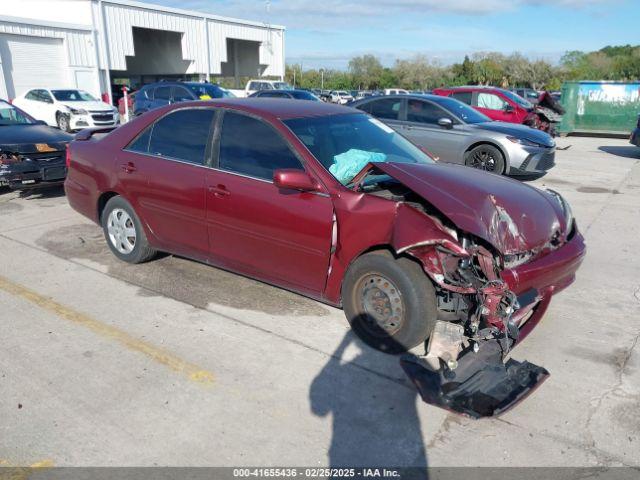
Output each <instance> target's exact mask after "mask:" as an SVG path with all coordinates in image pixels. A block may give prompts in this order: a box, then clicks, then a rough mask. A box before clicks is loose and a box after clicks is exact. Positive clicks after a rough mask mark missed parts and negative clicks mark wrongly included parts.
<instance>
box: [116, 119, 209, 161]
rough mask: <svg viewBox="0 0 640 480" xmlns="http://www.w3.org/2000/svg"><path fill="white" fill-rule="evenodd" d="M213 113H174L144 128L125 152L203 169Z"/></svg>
mask: <svg viewBox="0 0 640 480" xmlns="http://www.w3.org/2000/svg"><path fill="white" fill-rule="evenodd" d="M214 115H215V111H214V110H211V109H202V108H197V109H196V108H194V109H187V110H178V111H176V112H173V113H170V114H169V115H167V116H165V117H162V118H161V119H160V120H158V121H157V122H156V123H154V124H153V125H152V126H151V127H149V128H147V130H146V131H145V132H143V133H142V135H140V136H139V137H138V138H137V139H136V140H134V142H133V143H132V144H131V145H130V146H129V147H128V150H132V151H134V152H139V153H148V154H151V155H157V156H159V157H167V158H172V159H176V160H181V161H183V162H188V163H193V164H195V165H203V164H204V162H205V152H206V150H207V143H208V141H209V136H210V130H211V124H212V122H213V116H214Z"/></svg>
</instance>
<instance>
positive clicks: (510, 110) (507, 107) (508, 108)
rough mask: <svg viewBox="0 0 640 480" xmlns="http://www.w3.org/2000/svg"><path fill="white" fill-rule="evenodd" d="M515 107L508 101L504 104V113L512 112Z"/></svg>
mask: <svg viewBox="0 0 640 480" xmlns="http://www.w3.org/2000/svg"><path fill="white" fill-rule="evenodd" d="M514 111H515V109H514V108H513V107H512V106H511V105H509V104H508V103H507V104H506V105H505V106H504V113H513V112H514Z"/></svg>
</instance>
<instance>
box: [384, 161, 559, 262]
mask: <svg viewBox="0 0 640 480" xmlns="http://www.w3.org/2000/svg"><path fill="white" fill-rule="evenodd" d="M372 165H375V168H378V169H380V170H382V171H383V172H384V173H386V174H387V175H389V176H391V177H393V178H394V179H396V180H397V181H399V182H401V183H402V184H403V185H405V186H406V187H407V188H409V189H411V190H412V191H414V192H415V193H416V194H417V195H419V196H421V197H422V198H424V199H425V200H426V201H427V202H429V203H430V204H431V205H433V206H434V207H435V208H437V209H438V210H439V211H440V212H442V214H444V215H445V216H446V217H448V218H449V220H451V221H452V222H453V223H454V224H455V225H456V226H457V227H458V228H460V229H461V230H464V231H466V232H468V233H471V234H473V235H475V236H477V237H480V238H482V239H483V240H485V241H487V242H489V243H490V244H491V245H493V246H494V247H495V248H496V249H497V250H498V251H499V252H500V253H502V254H503V255H511V254H514V253H522V252H527V251H530V250H538V249H541V248H543V247H544V246H545V245H547V244H548V243H549V241H550V240H551V239H552V238H553V237H554V236H555V235H556V234H558V233H560V232H562V231H564V230H565V229H566V222H565V219H564V214H563V212H562V208H561V206H560V205H559V203H558V202H557V201H555V200H554V199H553V198H552V197H551V195H550V194H549V193H547V192H545V191H542V190H538V189H537V188H534V187H531V186H529V185H525V184H523V183H521V182H519V181H516V180H512V179H510V178H505V177H502V176H499V175H494V174H491V173H487V172H483V171H481V170H475V169H473V168H469V167H464V166H460V165H447V164H415V163H412V164H408V163H382V162H381V163H375V164H372Z"/></svg>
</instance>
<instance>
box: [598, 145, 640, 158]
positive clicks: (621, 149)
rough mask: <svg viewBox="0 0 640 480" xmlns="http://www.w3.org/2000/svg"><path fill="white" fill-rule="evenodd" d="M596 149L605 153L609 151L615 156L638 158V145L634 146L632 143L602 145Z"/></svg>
mask: <svg viewBox="0 0 640 480" xmlns="http://www.w3.org/2000/svg"><path fill="white" fill-rule="evenodd" d="M598 150H600V151H602V152H605V153H609V154H611V155H615V156H617V157H624V158H635V159H638V160H640V147H636V146H634V145H628V146H626V145H625V146H615V145H611V146H608V145H605V146H602V147H598Z"/></svg>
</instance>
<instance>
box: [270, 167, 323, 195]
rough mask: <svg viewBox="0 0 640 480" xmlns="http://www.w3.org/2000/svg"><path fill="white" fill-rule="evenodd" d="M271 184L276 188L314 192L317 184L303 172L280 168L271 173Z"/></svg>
mask: <svg viewBox="0 0 640 480" xmlns="http://www.w3.org/2000/svg"><path fill="white" fill-rule="evenodd" d="M273 184H274V185H275V186H276V187H278V188H284V189H289V190H299V191H301V192H315V191H317V190H318V184H317V183H316V182H315V180H313V179H312V178H311V177H310V176H309V175H308V174H307V172H305V171H304V170H295V169H290V168H282V169H280V170H276V171H275V172H273Z"/></svg>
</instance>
